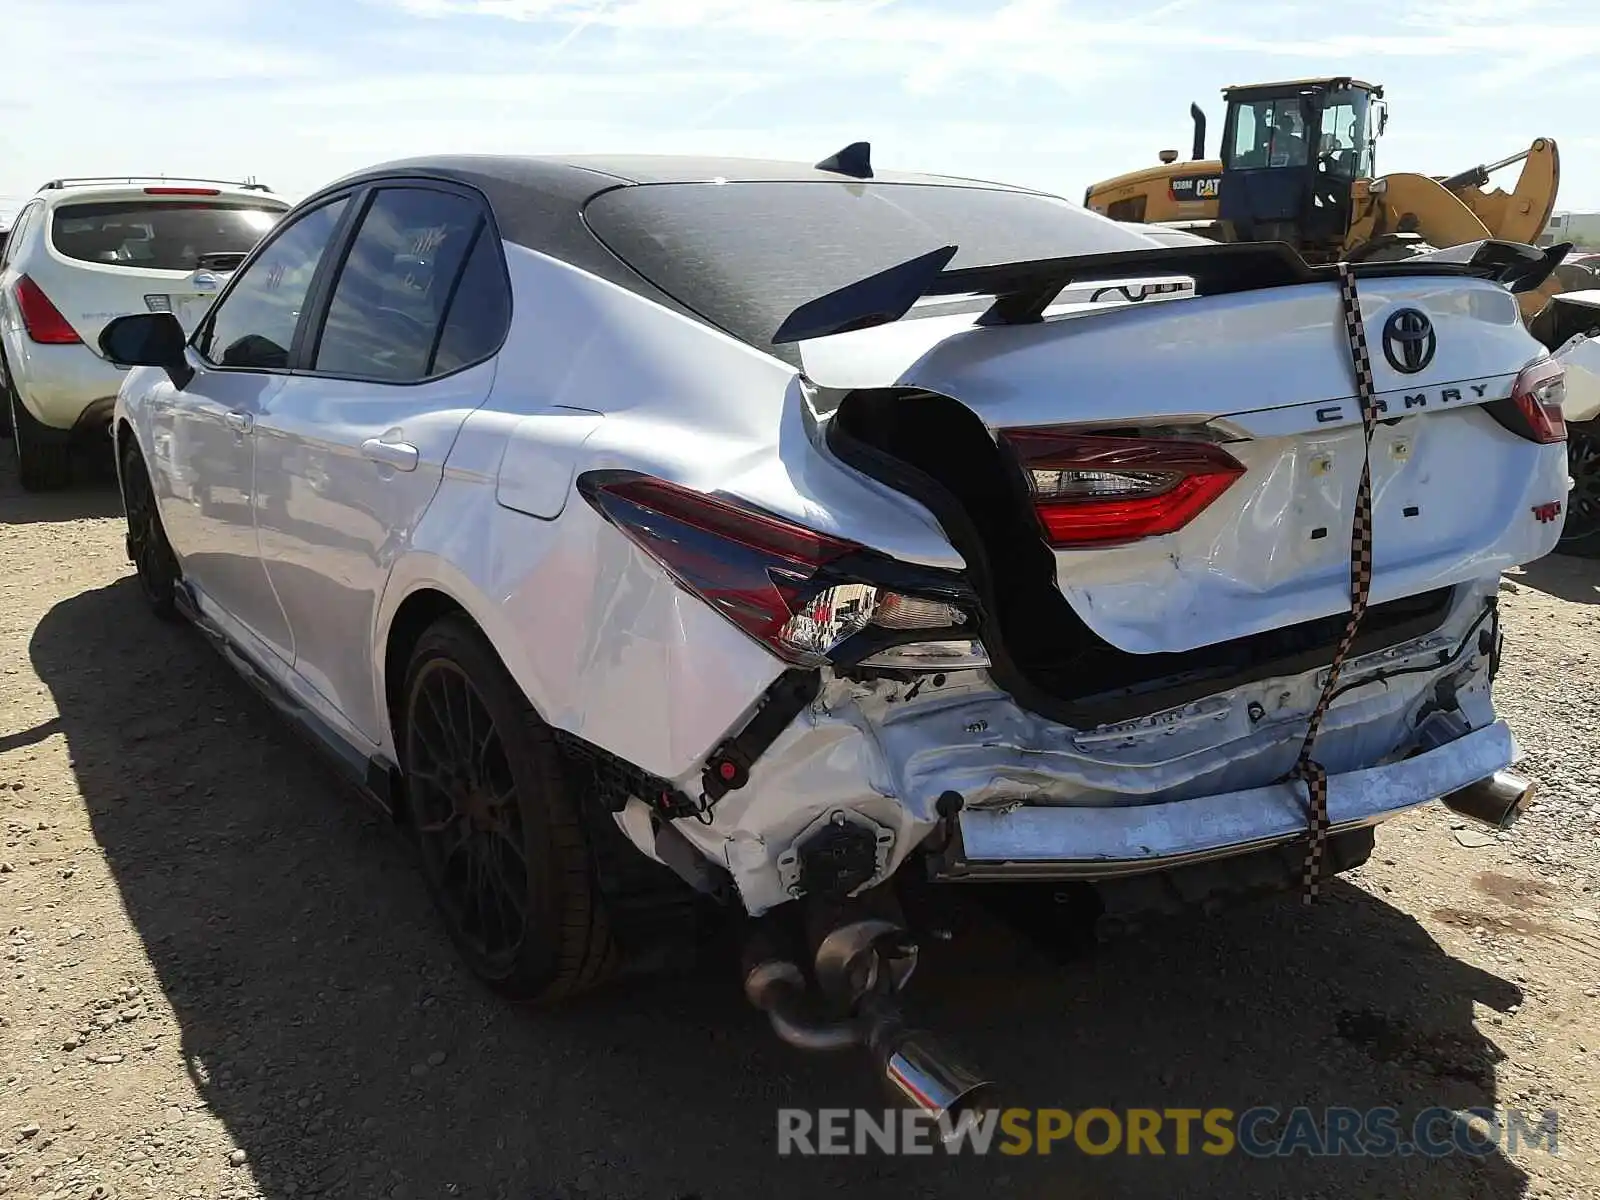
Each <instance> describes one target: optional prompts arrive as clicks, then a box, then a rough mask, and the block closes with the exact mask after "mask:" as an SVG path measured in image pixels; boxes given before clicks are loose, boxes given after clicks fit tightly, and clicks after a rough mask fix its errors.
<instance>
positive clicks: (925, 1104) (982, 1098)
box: [878, 1030, 994, 1142]
mask: <svg viewBox="0 0 1600 1200" xmlns="http://www.w3.org/2000/svg"><path fill="white" fill-rule="evenodd" d="M878 1058H879V1063H880V1066H881V1069H882V1072H883V1078H884V1082H885V1083H886V1084H887V1085H888V1088H889V1094H890V1096H891V1097H893V1098H894V1099H895V1100H896V1102H898V1103H899V1104H901V1105H903V1106H905V1107H908V1108H912V1109H915V1110H917V1111H918V1112H923V1113H926V1114H927V1115H928V1116H930V1117H932V1118H933V1119H934V1120H935V1121H936V1122H937V1123H938V1127H939V1130H940V1134H941V1138H942V1140H944V1141H946V1142H948V1141H951V1140H953V1139H954V1137H955V1136H956V1130H957V1126H958V1122H959V1121H960V1118H961V1114H962V1113H965V1112H969V1111H977V1110H981V1109H982V1108H984V1107H985V1106H986V1103H987V1101H988V1098H989V1096H990V1094H991V1093H992V1092H993V1091H994V1084H993V1083H991V1082H990V1081H989V1080H987V1079H984V1078H982V1077H981V1076H979V1075H975V1074H974V1073H973V1072H971V1071H969V1070H967V1068H966V1067H964V1066H962V1065H961V1064H960V1063H959V1062H957V1061H956V1060H954V1059H953V1058H951V1057H950V1056H949V1055H948V1054H947V1053H945V1051H944V1048H943V1047H941V1046H940V1045H939V1044H938V1043H937V1042H935V1041H934V1040H933V1039H932V1038H931V1037H929V1036H928V1035H927V1034H926V1033H924V1032H922V1031H921V1030H909V1031H905V1032H902V1033H901V1034H900V1035H899V1036H897V1037H896V1038H894V1039H893V1041H892V1043H891V1044H890V1045H887V1046H885V1047H883V1048H882V1049H880V1050H879V1051H878Z"/></svg>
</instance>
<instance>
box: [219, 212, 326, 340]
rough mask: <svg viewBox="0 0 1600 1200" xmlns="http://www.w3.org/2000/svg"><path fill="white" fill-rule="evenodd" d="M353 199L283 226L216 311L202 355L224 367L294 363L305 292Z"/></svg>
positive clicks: (309, 286) (308, 214)
mask: <svg viewBox="0 0 1600 1200" xmlns="http://www.w3.org/2000/svg"><path fill="white" fill-rule="evenodd" d="M348 203H349V200H348V199H339V200H335V201H333V202H332V203H330V204H324V205H323V206H322V207H321V208H317V209H313V210H312V211H311V212H309V213H307V214H306V215H305V216H303V217H299V218H297V219H296V220H295V222H294V223H293V224H292V225H286V226H284V227H283V229H282V230H281V231H280V232H279V233H278V234H277V236H276V237H274V238H273V239H272V241H271V242H270V243H268V245H267V246H266V248H265V249H264V250H263V251H262V252H261V257H260V258H258V259H256V260H255V261H254V262H253V263H251V264H250V266H249V268H248V269H246V271H245V273H244V274H243V275H241V276H240V277H239V280H238V282H237V283H235V284H234V286H233V289H232V290H231V291H229V293H228V294H227V296H225V297H224V298H223V300H222V302H221V303H220V304H218V305H217V307H216V308H215V309H214V310H212V313H211V317H210V319H209V320H207V322H206V324H205V326H204V327H203V328H202V330H201V333H200V338H199V340H198V341H197V342H196V349H198V350H199V351H200V354H201V357H203V358H204V359H205V360H206V361H207V362H211V363H215V364H217V365H218V366H222V367H256V368H259V369H262V370H271V369H274V368H280V369H281V368H283V367H287V366H288V365H289V349H290V346H291V345H292V344H293V343H294V331H295V326H296V325H297V324H299V321H300V311H301V309H303V308H304V307H305V302H306V293H307V292H309V291H310V290H311V280H312V278H313V277H314V276H315V275H316V273H317V264H318V263H320V262H321V261H322V256H323V254H324V253H326V251H327V249H328V243H329V242H330V241H331V240H332V239H333V234H334V231H335V230H336V229H337V228H338V227H339V218H340V217H341V216H342V215H343V214H344V208H345V205H346V204H348Z"/></svg>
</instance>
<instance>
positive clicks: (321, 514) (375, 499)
mask: <svg viewBox="0 0 1600 1200" xmlns="http://www.w3.org/2000/svg"><path fill="white" fill-rule="evenodd" d="M509 314H510V302H509V291H508V285H507V283H506V276H505V264H504V261H503V259H502V256H501V250H500V245H499V240H498V238H497V237H496V236H495V235H494V233H493V229H492V227H491V226H490V225H489V223H488V222H487V219H486V215H485V213H484V211H483V206H482V201H481V200H479V199H477V198H476V197H475V196H473V195H472V194H471V193H468V192H465V191H460V190H455V189H453V188H451V187H450V186H449V185H446V184H438V185H435V184H420V183H419V184H416V185H404V186H401V185H393V186H379V187H378V188H377V189H376V190H374V191H373V192H372V193H371V196H370V200H369V202H368V205H367V209H366V212H365V213H364V214H363V215H362V217H361V220H360V224H359V226H358V228H357V231H356V234H355V237H354V240H353V241H352V242H351V245H350V252H349V255H348V257H347V258H346V260H345V262H344V264H343V266H342V267H341V269H340V272H339V275H338V277H337V278H336V279H335V280H334V281H333V284H332V288H331V292H330V293H329V298H328V301H327V311H326V316H325V317H324V318H323V319H322V321H321V325H320V330H319V331H318V332H317V333H315V334H314V335H312V336H309V337H307V338H306V339H305V346H304V350H303V355H302V361H301V362H300V363H298V364H297V365H298V368H299V369H297V370H296V372H295V373H294V375H293V376H292V377H291V378H290V379H289V381H288V383H287V384H286V385H285V386H284V388H283V389H282V390H281V391H278V392H276V393H275V394H274V395H273V396H272V397H271V399H270V400H269V401H268V403H267V405H266V407H265V410H264V411H263V412H262V413H261V414H260V416H259V417H258V418H257V420H256V423H255V444H256V469H255V479H256V527H257V532H258V537H259V541H260V549H261V557H262V560H263V562H264V563H265V564H266V571H267V574H268V576H269V577H270V578H271V580H272V584H273V588H274V590H275V591H276V593H277V595H278V597H279V598H280V599H281V600H282V602H283V606H284V611H285V612H286V613H287V615H288V619H289V625H290V628H291V630H292V633H293V638H294V646H295V657H294V665H295V670H296V671H297V672H298V673H299V674H300V676H301V677H302V678H303V679H304V680H305V681H306V682H307V683H308V684H310V685H311V687H313V688H315V689H316V690H317V691H318V692H319V693H320V694H321V695H322V696H323V698H324V699H326V700H327V701H328V702H329V703H330V704H332V705H333V706H334V707H335V708H336V709H337V710H338V711H339V712H340V713H341V714H342V715H343V716H344V718H345V719H346V720H347V721H349V722H350V724H351V725H352V726H354V727H355V728H356V729H358V730H360V731H361V732H362V733H364V734H366V735H367V736H368V737H370V738H371V739H372V740H373V741H374V742H377V741H379V740H380V738H381V733H382V729H383V724H384V710H383V705H382V703H381V700H380V697H379V696H378V695H377V692H376V686H375V684H376V677H375V672H374V671H373V662H372V654H373V623H374V621H375V619H376V612H377V606H378V601H379V599H380V598H381V597H382V594H383V588H384V585H385V583H386V582H387V580H388V577H389V569H390V566H391V564H392V563H393V561H394V559H395V556H396V555H397V554H399V553H400V552H401V551H403V549H404V548H405V546H406V544H407V541H408V540H409V538H410V535H411V531H412V529H414V528H415V527H416V523H417V521H418V519H419V518H420V517H421V516H422V513H423V511H424V510H425V509H426V508H427V506H428V503H429V501H431V500H432V499H433V495H434V492H435V491H436V490H437V489H438V487H439V482H440V479H441V478H442V477H443V473H444V461H445V458H446V456H447V455H448V454H449V452H450V448H451V446H452V445H453V444H454V442H455V438H456V434H457V432H458V431H459V430H460V428H461V424H462V422H463V421H465V419H466V417H467V414H468V413H470V412H472V410H473V409H475V408H477V407H478V406H479V405H480V404H482V403H483V401H484V399H485V398H486V397H487V396H488V394H489V390H490V388H491V386H492V385H493V383H494V360H493V358H492V354H493V352H494V351H495V350H496V349H497V348H498V347H499V344H500V342H501V340H502V339H503V337H504V335H505V329H506V325H507V322H508V321H509Z"/></svg>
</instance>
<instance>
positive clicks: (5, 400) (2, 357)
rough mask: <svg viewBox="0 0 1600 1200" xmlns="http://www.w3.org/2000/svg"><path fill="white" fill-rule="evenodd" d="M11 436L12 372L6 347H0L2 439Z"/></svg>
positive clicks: (0, 418)
mask: <svg viewBox="0 0 1600 1200" xmlns="http://www.w3.org/2000/svg"><path fill="white" fill-rule="evenodd" d="M10 436H11V371H10V369H9V368H8V367H7V366H6V352H5V347H3V346H0V438H8V437H10Z"/></svg>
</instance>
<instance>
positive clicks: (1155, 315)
mask: <svg viewBox="0 0 1600 1200" xmlns="http://www.w3.org/2000/svg"><path fill="white" fill-rule="evenodd" d="M1360 296H1361V310H1362V320H1363V324H1364V327H1365V330H1366V334H1367V340H1368V343H1369V345H1370V347H1371V358H1372V369H1373V374H1374V384H1375V388H1376V390H1377V393H1378V397H1379V403H1380V407H1381V412H1380V418H1381V423H1380V424H1379V425H1378V427H1377V430H1376V432H1375V434H1374V436H1373V439H1372V444H1371V452H1370V461H1371V473H1372V492H1373V498H1374V499H1373V521H1374V530H1373V544H1374V550H1373V566H1374V580H1373V586H1372V601H1373V603H1375V604H1381V603H1383V602H1385V601H1388V600H1392V599H1396V598H1400V597H1407V596H1414V595H1417V594H1419V593H1424V592H1429V591H1433V590H1436V589H1442V588H1448V587H1449V586H1451V585H1454V584H1457V583H1461V582H1464V581H1467V580H1469V579H1474V578H1479V577H1482V576H1485V575H1489V574H1492V573H1494V572H1498V571H1500V570H1502V569H1504V568H1507V567H1510V566H1513V565H1516V564H1519V563H1522V562H1525V561H1528V560H1530V559H1532V558H1537V557H1539V556H1541V555H1543V554H1545V553H1548V552H1549V550H1550V549H1551V548H1552V546H1553V544H1554V540H1555V536H1556V531H1557V530H1558V529H1559V523H1554V524H1553V523H1551V521H1550V520H1548V519H1547V518H1546V517H1542V516H1540V515H1539V513H1540V506H1541V505H1547V504H1548V503H1550V502H1556V501H1560V500H1561V499H1562V497H1563V496H1564V494H1565V491H1566V472H1565V456H1564V453H1563V450H1562V447H1561V446H1559V445H1544V444H1539V443H1537V442H1535V441H1533V440H1530V439H1529V438H1528V437H1526V436H1520V435H1519V434H1518V433H1517V432H1513V430H1512V429H1510V428H1508V427H1507V426H1506V424H1504V423H1503V420H1502V419H1497V416H1496V415H1495V414H1496V413H1497V412H1501V416H1502V417H1503V412H1502V411H1501V410H1503V409H1504V407H1505V405H1506V404H1507V403H1509V401H1507V400H1506V398H1507V397H1509V396H1510V394H1511V392H1512V388H1513V383H1514V381H1515V380H1516V378H1517V376H1518V373H1519V372H1520V371H1521V369H1522V368H1523V367H1524V366H1526V365H1527V364H1528V363H1529V362H1530V361H1531V360H1534V359H1535V358H1536V357H1538V356H1539V355H1540V354H1541V348H1540V346H1539V345H1538V344H1537V343H1536V342H1535V340H1534V339H1533V338H1532V337H1530V336H1529V334H1528V333H1527V331H1526V330H1525V329H1524V327H1523V325H1522V323H1521V320H1520V316H1519V313H1518V308H1517V304H1516V300H1515V298H1514V297H1513V296H1512V295H1511V294H1510V293H1509V292H1508V291H1506V290H1505V288H1503V287H1501V286H1499V285H1497V284H1495V283H1491V282H1487V281H1482V280H1476V279H1468V278H1461V277H1447V276H1440V277H1432V276H1410V277H1398V278H1375V279H1369V280H1365V281H1363V282H1361V284H1360ZM1419 330H1421V331H1426V330H1431V343H1429V344H1431V347H1432V349H1431V352H1430V353H1428V354H1426V355H1423V354H1421V353H1414V354H1411V355H1410V356H1409V357H1408V353H1407V350H1408V347H1407V342H1408V340H1409V341H1417V343H1418V349H1419V350H1420V348H1421V345H1422V341H1421V340H1419V339H1417V338H1415V337H1413V336H1412V335H1414V334H1416V333H1417V332H1418V331H1419ZM798 348H799V351H800V354H801V358H802V362H803V368H802V369H803V370H804V371H805V373H806V374H807V375H808V377H810V378H812V379H813V381H814V382H816V383H818V384H819V385H822V386H824V387H837V388H845V389H859V388H884V387H900V388H908V389H920V390H922V391H925V392H930V393H937V394H939V395H942V396H946V397H949V398H951V399H953V400H955V401H958V402H959V403H960V404H961V405H963V406H965V407H966V408H968V409H970V410H971V411H972V412H973V413H974V414H976V415H977V417H978V418H979V419H980V420H981V421H982V423H983V425H984V426H985V427H986V428H987V429H988V431H989V433H990V434H991V435H992V436H994V437H996V438H997V439H998V441H999V444H1000V446H1001V448H1002V452H1003V453H1002V457H1007V455H1006V452H1007V451H1011V452H1015V451H1016V450H1017V448H1018V447H1019V446H1020V445H1025V444H1026V441H1027V434H1029V433H1037V431H1039V430H1041V429H1046V428H1048V429H1059V428H1061V427H1067V428H1069V429H1073V430H1076V431H1080V432H1081V431H1083V430H1085V429H1087V430H1091V431H1106V432H1115V433H1116V434H1117V435H1118V436H1129V435H1130V434H1136V435H1137V436H1138V437H1140V438H1141V439H1142V440H1148V439H1150V438H1151V437H1155V436H1159V437H1161V438H1166V439H1170V438H1171V437H1173V436H1175V435H1176V436H1180V437H1181V438H1183V439H1184V440H1188V441H1197V442H1200V443H1203V444H1206V445H1210V446H1214V447H1216V448H1218V449H1221V450H1222V451H1224V452H1225V454H1226V455H1227V456H1231V457H1232V459H1234V460H1235V461H1236V462H1237V464H1238V465H1239V467H1241V468H1242V471H1240V472H1238V473H1237V475H1236V477H1235V478H1233V479H1232V481H1231V483H1227V484H1226V486H1225V487H1224V488H1223V489H1222V490H1221V491H1220V493H1219V494H1217V495H1215V496H1214V497H1211V498H1210V499H1209V500H1208V501H1207V502H1206V503H1205V504H1204V505H1203V506H1202V507H1201V508H1200V509H1199V511H1197V512H1196V513H1194V514H1192V515H1191V516H1190V517H1189V518H1188V519H1187V520H1186V522H1184V523H1182V524H1181V527H1178V528H1176V529H1174V530H1172V531H1170V532H1163V533H1161V534H1159V535H1157V536H1147V537H1142V538H1138V539H1134V540H1127V541H1125V542H1122V543H1120V544H1106V545H1083V544H1079V545H1074V546H1071V547H1070V548H1069V547H1057V548H1053V550H1052V553H1053V557H1054V562H1055V581H1056V584H1057V587H1058V588H1059V590H1060V592H1061V594H1062V595H1063V596H1064V597H1065V598H1066V600H1067V601H1068V603H1069V604H1070V606H1071V608H1072V610H1073V612H1074V613H1075V614H1076V616H1077V617H1078V618H1080V619H1081V620H1082V622H1083V623H1084V624H1085V625H1087V626H1088V627H1089V629H1090V630H1092V631H1093V633H1094V634H1096V635H1097V636H1098V637H1099V638H1101V639H1103V640H1104V641H1105V642H1107V643H1109V644H1110V645H1111V646H1113V647H1115V648H1117V649H1119V650H1122V651H1125V652H1130V653H1134V654H1158V653H1175V652H1183V651H1189V650H1193V649H1195V648H1197V647H1201V646H1207V645H1211V644H1214V643H1218V642H1224V641H1229V640H1232V639H1239V638H1244V637H1248V636H1250V635H1253V634H1258V633H1261V632H1263V631H1267V630H1273V629H1280V628H1283V627H1285V626H1288V625H1293V624H1297V623H1300V622H1308V621H1313V620H1315V619H1317V618H1323V617H1328V616H1330V615H1332V614H1336V613H1339V612H1342V611H1344V610H1345V609H1347V608H1348V606H1349V575H1350V534H1351V522H1352V517H1353V513H1354V510H1355V497H1356V490H1357V486H1358V483H1359V480H1360V475H1361V469H1362V461H1363V434H1362V426H1361V412H1360V405H1359V403H1358V401H1357V399H1356V396H1355V386H1354V373H1353V368H1352V362H1351V349H1350V345H1349V338H1348V335H1347V333H1346V331H1345V328H1344V323H1343V319H1342V308H1341V303H1340V296H1339V290H1338V287H1337V285H1336V284H1332V283H1305V284H1297V285H1293V286H1286V287H1270V288H1266V289H1264V290H1257V291H1242V292H1237V293H1234V294H1227V295H1210V296H1201V297H1195V298H1189V297H1188V296H1180V297H1177V298H1173V299H1162V300H1160V301H1159V302H1148V303H1140V304H1124V305H1118V306H1115V307H1114V308H1111V309H1110V310H1108V307H1107V306H1106V305H1103V304H1102V305H1096V306H1091V305H1082V304H1078V305H1057V306H1054V307H1052V308H1050V309H1048V310H1046V319H1045V320H1043V321H1042V322H1038V323H1032V324H1021V325H998V326H992V327H979V326H976V325H975V324H974V322H973V319H972V314H971V313H970V312H969V313H968V314H967V315H966V316H965V317H962V316H940V317H928V318H912V319H907V320H901V321H899V322H896V323H893V324H888V325H882V326H878V327H876V328H871V329H865V330H858V331H855V332H847V333H840V334H836V335H834V336H830V337H821V338H815V339H808V340H805V341H802V342H800V343H799V346H798ZM1497 402H1498V403H1497ZM915 403H916V401H915V395H914V394H908V396H907V399H906V402H905V409H904V411H905V413H906V421H907V423H908V426H911V427H914V426H915V424H916V409H915ZM1009 461H1011V463H1012V467H1013V469H1014V470H1015V471H1016V472H1017V474H1018V475H1019V477H1026V471H1025V469H1024V464H1023V463H1021V462H1019V461H1017V460H1016V459H1015V456H1014V453H1013V455H1012V456H1011V457H1010V459H1009ZM1544 511H1546V512H1547V511H1548V510H1547V509H1546V510H1544Z"/></svg>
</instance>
